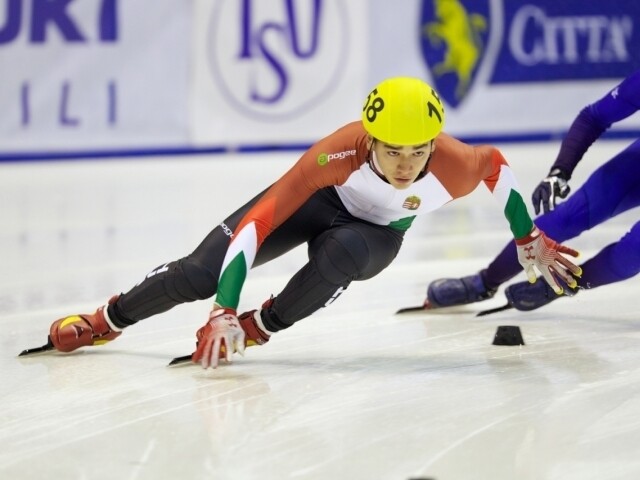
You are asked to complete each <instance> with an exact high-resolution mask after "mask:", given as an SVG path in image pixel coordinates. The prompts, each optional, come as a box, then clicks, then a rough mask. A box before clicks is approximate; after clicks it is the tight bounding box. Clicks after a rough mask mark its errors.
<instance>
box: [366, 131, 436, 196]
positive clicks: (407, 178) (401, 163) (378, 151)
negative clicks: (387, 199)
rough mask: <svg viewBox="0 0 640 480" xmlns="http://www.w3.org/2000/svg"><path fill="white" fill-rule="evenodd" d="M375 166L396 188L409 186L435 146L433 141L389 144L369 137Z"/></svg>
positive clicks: (401, 188) (422, 168)
mask: <svg viewBox="0 0 640 480" xmlns="http://www.w3.org/2000/svg"><path fill="white" fill-rule="evenodd" d="M370 141H371V144H372V146H371V148H372V149H373V152H374V153H375V159H376V160H377V162H375V163H377V165H375V167H377V168H378V169H379V170H380V173H382V175H384V177H385V178H386V179H387V181H388V182H389V183H390V184H391V185H393V186H394V187H395V188H397V189H398V190H404V189H406V188H409V187H410V186H411V184H412V183H413V182H414V181H415V180H416V178H417V177H418V175H420V173H421V172H422V171H423V170H424V167H425V165H426V164H427V161H428V160H429V157H430V156H431V153H432V152H433V150H434V148H435V144H434V141H433V140H432V141H430V142H427V143H424V144H421V145H411V146H400V145H390V144H388V143H384V142H381V141H379V140H374V139H371V140H370Z"/></svg>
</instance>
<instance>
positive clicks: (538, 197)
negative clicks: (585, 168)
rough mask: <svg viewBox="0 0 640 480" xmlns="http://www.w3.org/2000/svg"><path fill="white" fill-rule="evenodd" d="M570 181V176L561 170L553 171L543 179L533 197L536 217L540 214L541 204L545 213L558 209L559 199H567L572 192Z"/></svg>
mask: <svg viewBox="0 0 640 480" xmlns="http://www.w3.org/2000/svg"><path fill="white" fill-rule="evenodd" d="M568 180H569V175H567V174H566V173H565V172H563V171H562V170H560V169H559V168H554V169H552V170H551V171H550V172H549V175H547V176H546V177H545V178H544V179H542V181H541V182H540V183H539V184H538V186H537V187H536V188H535V190H534V191H533V195H531V201H532V202H533V208H534V209H535V211H536V215H538V214H539V213H540V204H542V209H543V210H544V213H547V212H550V211H551V210H553V209H554V208H555V207H556V203H557V199H558V197H559V198H567V195H569V192H570V191H571V188H570V187H569V185H568V184H567V182H568Z"/></svg>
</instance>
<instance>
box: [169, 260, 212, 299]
mask: <svg viewBox="0 0 640 480" xmlns="http://www.w3.org/2000/svg"><path fill="white" fill-rule="evenodd" d="M168 273H169V275H167V278H166V280H165V289H166V292H167V294H169V295H170V296H171V297H173V298H175V299H176V300H180V301H182V302H193V301H195V300H204V299H205V298H209V297H212V296H213V295H215V293H216V291H217V290H218V275H216V274H214V273H213V272H212V271H211V270H209V269H208V268H206V267H205V266H204V265H202V264H201V263H200V262H198V261H197V260H194V259H192V258H190V257H186V258H183V259H182V260H178V261H177V262H176V263H175V264H174V266H173V268H171V267H170V270H169V272H168Z"/></svg>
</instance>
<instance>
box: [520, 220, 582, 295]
mask: <svg viewBox="0 0 640 480" xmlns="http://www.w3.org/2000/svg"><path fill="white" fill-rule="evenodd" d="M516 248H517V250H518V261H519V262H520V265H522V268H524V271H525V272H526V274H527V278H528V279H529V282H530V283H534V282H535V281H536V272H535V269H534V267H535V268H537V269H538V270H539V271H540V273H541V274H542V277H543V278H544V279H545V280H546V281H547V283H548V284H549V285H550V286H551V288H553V290H554V292H556V293H557V294H558V295H561V294H562V292H563V288H562V286H561V285H560V284H559V283H558V281H557V279H560V280H562V281H563V282H565V283H566V284H567V285H569V287H571V288H575V287H576V286H577V284H578V282H577V281H576V279H575V277H580V275H582V269H581V268H580V267H579V266H577V265H575V264H573V263H572V262H571V261H570V260H569V259H567V258H566V257H563V256H562V255H561V254H562V253H564V254H567V255H571V256H572V257H577V256H578V255H579V254H578V252H577V251H576V250H574V249H572V248H569V247H565V246H564V245H560V244H559V243H557V242H556V241H555V240H552V239H550V238H549V237H547V236H546V235H545V234H544V232H542V231H541V230H539V229H538V227H533V230H531V232H530V233H529V235H527V236H526V237H522V238H518V239H516Z"/></svg>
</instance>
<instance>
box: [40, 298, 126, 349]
mask: <svg viewBox="0 0 640 480" xmlns="http://www.w3.org/2000/svg"><path fill="white" fill-rule="evenodd" d="M118 297H119V295H115V296H113V297H111V299H110V300H109V303H108V305H111V304H113V303H115V302H116V301H117V300H118ZM108 305H103V306H102V307H100V308H98V309H97V310H96V311H95V313H93V314H80V315H70V316H68V317H64V318H61V319H59V320H56V321H55V322H53V324H52V325H51V328H50V329H49V341H50V343H51V344H52V345H53V348H55V349H56V350H58V351H59V352H65V353H66V352H72V351H74V350H76V349H78V348H80V347H89V346H93V345H104V344H105V343H107V342H109V341H111V340H114V339H115V338H117V337H118V336H120V334H121V333H122V332H121V331H120V330H118V329H117V328H116V327H115V326H114V325H113V323H112V322H111V321H109V320H108V315H107V313H106V311H107V306H108Z"/></svg>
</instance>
